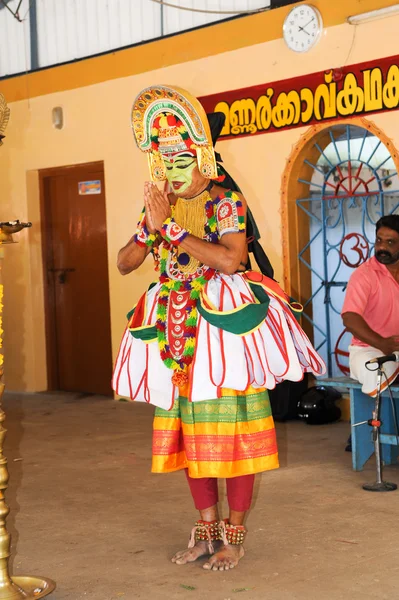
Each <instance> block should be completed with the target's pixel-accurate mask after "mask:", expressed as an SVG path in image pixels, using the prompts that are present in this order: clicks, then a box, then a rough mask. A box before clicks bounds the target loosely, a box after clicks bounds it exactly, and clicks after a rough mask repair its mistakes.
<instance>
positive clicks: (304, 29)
mask: <svg viewBox="0 0 399 600" xmlns="http://www.w3.org/2000/svg"><path fill="white" fill-rule="evenodd" d="M312 21H314V17H312V18H311V19H310V21H309V22H308V23H306V25H304V26H303V27H301V26H300V25H298V27H299V31H304V32H305V33H306V34H307V35H310V33H309V31H306V27H307V26H308V25H310V24H311V22H312Z"/></svg>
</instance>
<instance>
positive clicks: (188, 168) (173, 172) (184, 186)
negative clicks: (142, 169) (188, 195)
mask: <svg viewBox="0 0 399 600" xmlns="http://www.w3.org/2000/svg"><path fill="white" fill-rule="evenodd" d="M163 160H164V163H165V167H166V177H167V179H168V181H169V183H170V186H171V187H172V189H173V191H174V192H175V193H176V195H177V196H179V195H180V194H181V193H184V192H185V191H186V190H188V188H189V187H190V185H191V184H192V182H193V171H194V169H195V168H196V166H197V159H196V158H195V156H187V155H185V156H184V155H181V156H176V158H174V160H173V162H172V161H170V160H168V159H167V158H166V157H164V159H163Z"/></svg>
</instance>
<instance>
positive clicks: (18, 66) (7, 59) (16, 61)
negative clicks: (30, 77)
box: [0, 0, 30, 77]
mask: <svg viewBox="0 0 399 600" xmlns="http://www.w3.org/2000/svg"><path fill="white" fill-rule="evenodd" d="M18 4H19V0H10V1H9V2H7V5H8V6H9V8H10V9H11V10H12V11H14V12H15V11H16V9H17V7H18ZM19 13H20V17H21V19H24V20H23V22H22V23H20V22H19V21H18V20H17V19H16V18H15V17H13V15H12V14H11V13H10V11H9V10H7V8H6V7H5V6H4V5H3V6H2V8H1V10H0V77H3V76H5V75H12V74H13V73H21V72H23V71H26V70H29V69H30V35H29V0H23V1H22V4H21V7H20V10H19Z"/></svg>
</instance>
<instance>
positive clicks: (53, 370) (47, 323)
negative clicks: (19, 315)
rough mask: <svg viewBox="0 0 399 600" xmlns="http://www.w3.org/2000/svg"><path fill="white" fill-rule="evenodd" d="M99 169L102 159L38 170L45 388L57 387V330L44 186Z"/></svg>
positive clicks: (101, 166) (102, 168)
mask: <svg viewBox="0 0 399 600" xmlns="http://www.w3.org/2000/svg"><path fill="white" fill-rule="evenodd" d="M80 168H81V169H82V171H83V170H86V169H87V168H89V169H101V170H102V171H103V173H104V161H102V160H101V161H94V162H87V163H78V164H75V165H68V166H64V167H54V168H49V169H40V170H39V196H40V224H41V246H42V256H43V260H42V268H43V284H44V285H43V288H44V329H45V340H46V364H47V389H48V390H57V389H59V387H58V383H59V377H58V365H57V330H56V325H55V296H54V286H53V285H51V284H50V283H49V278H48V270H47V269H48V264H49V262H50V260H51V254H50V250H51V234H50V230H49V227H48V223H49V218H48V214H46V202H45V197H46V190H47V188H46V186H47V180H48V178H49V177H56V176H57V175H68V173H69V172H72V171H73V172H76V171H77V170H79V169H80Z"/></svg>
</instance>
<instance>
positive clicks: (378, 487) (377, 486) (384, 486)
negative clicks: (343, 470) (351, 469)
mask: <svg viewBox="0 0 399 600" xmlns="http://www.w3.org/2000/svg"><path fill="white" fill-rule="evenodd" d="M383 374H384V371H383V366H382V364H380V363H378V372H377V396H376V398H375V404H374V411H373V418H372V419H370V420H369V421H368V424H369V425H371V427H372V428H373V430H372V432H373V442H374V453H375V462H376V467H377V479H376V481H375V482H374V483H365V484H364V485H363V486H362V487H363V489H364V490H366V491H367V492H393V491H394V490H396V489H397V487H398V486H397V485H396V483H390V482H389V481H383V480H382V460H381V445H380V427H381V425H382V423H381V421H380V413H381V381H382V376H383ZM388 388H389V383H388Z"/></svg>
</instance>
